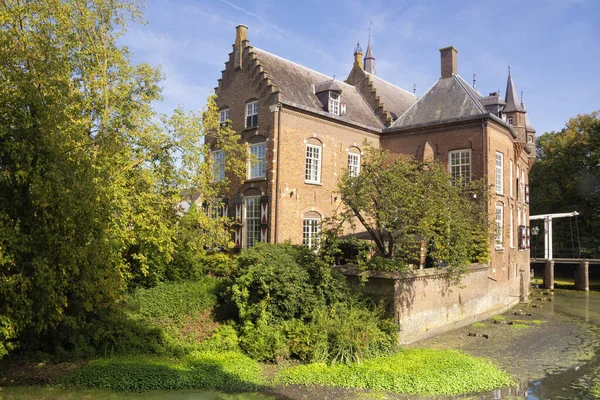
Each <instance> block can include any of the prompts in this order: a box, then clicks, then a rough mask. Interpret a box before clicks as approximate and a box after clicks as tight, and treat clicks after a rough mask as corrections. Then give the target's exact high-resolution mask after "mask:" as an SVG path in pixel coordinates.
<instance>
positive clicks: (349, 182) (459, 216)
mask: <svg viewBox="0 0 600 400" xmlns="http://www.w3.org/2000/svg"><path fill="white" fill-rule="evenodd" d="M339 190H340V192H341V198H342V202H343V205H344V206H345V211H344V212H343V213H342V215H343V216H344V219H345V220H347V221H352V220H354V219H355V218H356V219H358V221H359V222H360V223H361V224H362V225H363V226H364V227H365V228H366V230H367V232H368V233H369V235H370V236H371V238H372V240H373V242H374V243H375V246H376V248H377V253H378V254H379V255H380V256H382V257H385V258H389V259H395V260H397V261H399V262H400V263H401V264H402V263H403V264H416V265H423V264H424V256H425V254H426V253H427V254H428V257H429V260H430V262H431V263H433V264H434V265H439V264H440V263H443V264H446V265H448V266H450V267H451V268H460V267H463V266H465V265H467V264H468V263H469V262H475V261H486V260H487V258H488V255H489V244H488V238H489V234H488V226H489V223H488V217H487V213H486V209H485V204H486V197H487V196H486V194H487V191H486V190H485V188H484V187H483V186H482V184H481V182H470V183H468V184H463V183H461V182H458V183H456V184H453V183H452V181H451V177H450V175H449V174H448V172H447V171H446V169H445V168H444V167H443V166H441V165H440V164H439V163H437V162H419V161H417V160H415V159H408V158H403V157H396V158H393V159H392V158H391V157H390V156H389V154H388V153H387V152H385V151H383V150H380V149H374V148H368V149H367V151H366V155H365V157H364V161H363V165H362V170H361V173H360V174H359V175H357V176H355V177H351V176H343V177H342V178H341V179H340V183H339Z"/></svg>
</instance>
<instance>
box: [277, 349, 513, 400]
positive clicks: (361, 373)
mask: <svg viewBox="0 0 600 400" xmlns="http://www.w3.org/2000/svg"><path fill="white" fill-rule="evenodd" d="M274 383H275V384H279V385H325V386H334V387H344V388H359V389H374V390H384V391H389V392H393V393H403V394H423V395H459V394H465V393H475V392H482V391H489V390H492V389H496V388H499V387H504V386H511V385H513V384H514V383H515V380H514V378H513V377H511V376H510V375H509V374H507V373H506V372H504V371H502V370H500V369H499V368H498V367H496V366H495V365H494V364H492V363H491V362H489V361H488V360H485V359H482V358H476V357H471V356H468V355H465V354H463V353H461V352H459V351H456V350H430V349H414V350H402V351H400V352H399V353H397V354H395V355H392V356H388V357H381V358H374V359H371V360H367V361H364V362H361V363H360V364H359V363H352V364H348V365H345V364H337V365H331V366H328V365H326V364H324V363H314V364H310V365H300V366H296V367H291V368H288V369H284V370H281V371H280V372H279V373H278V374H277V376H276V377H275V379H274Z"/></svg>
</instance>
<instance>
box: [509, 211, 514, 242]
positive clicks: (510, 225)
mask: <svg viewBox="0 0 600 400" xmlns="http://www.w3.org/2000/svg"><path fill="white" fill-rule="evenodd" d="M514 217H515V209H514V207H512V206H511V207H510V221H509V223H508V225H509V228H510V232H509V235H508V239H509V242H510V248H511V249H514V248H515V238H514V232H513V230H514V225H513V219H514Z"/></svg>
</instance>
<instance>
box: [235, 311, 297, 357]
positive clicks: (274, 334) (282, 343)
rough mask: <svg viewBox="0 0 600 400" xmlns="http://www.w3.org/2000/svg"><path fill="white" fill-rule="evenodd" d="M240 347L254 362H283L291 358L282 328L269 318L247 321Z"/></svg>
mask: <svg viewBox="0 0 600 400" xmlns="http://www.w3.org/2000/svg"><path fill="white" fill-rule="evenodd" d="M240 347H241V348H242V350H244V352H245V353H246V354H248V355H249V356H250V357H251V358H252V359H253V360H258V361H281V360H283V359H285V358H287V357H288V356H289V348H288V345H287V339H286V337H285V334H284V332H283V329H282V327H281V326H280V325H279V324H277V323H275V322H274V321H272V320H270V319H268V318H262V319H259V320H258V321H257V322H256V323H252V322H250V321H247V322H246V323H245V324H244V325H243V326H242V328H241V335H240Z"/></svg>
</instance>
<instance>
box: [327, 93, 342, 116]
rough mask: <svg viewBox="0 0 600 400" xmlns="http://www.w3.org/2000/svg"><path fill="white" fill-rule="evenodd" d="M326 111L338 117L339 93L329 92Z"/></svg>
mask: <svg viewBox="0 0 600 400" xmlns="http://www.w3.org/2000/svg"><path fill="white" fill-rule="evenodd" d="M327 111H329V112H330V113H332V114H335V115H340V95H339V93H335V92H329V104H328V106H327Z"/></svg>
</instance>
